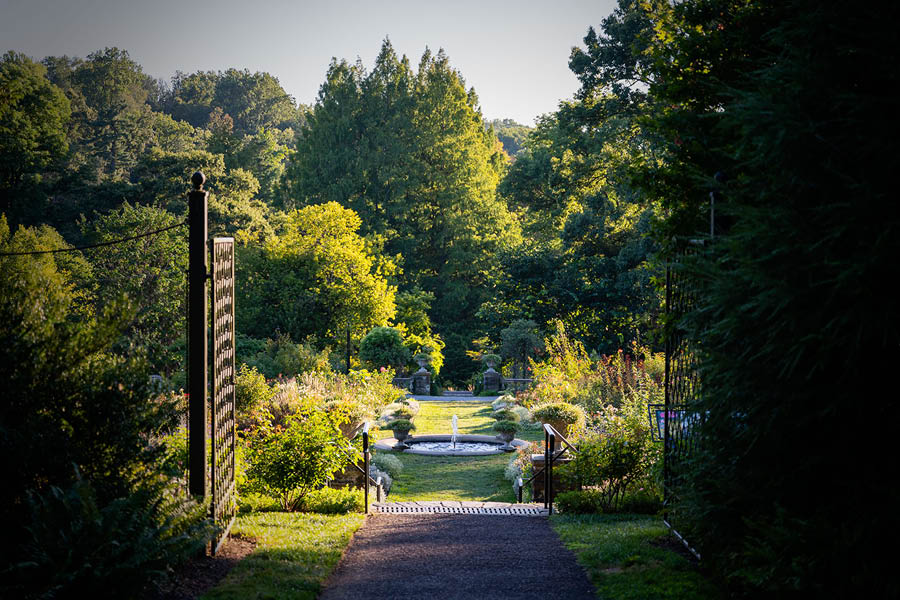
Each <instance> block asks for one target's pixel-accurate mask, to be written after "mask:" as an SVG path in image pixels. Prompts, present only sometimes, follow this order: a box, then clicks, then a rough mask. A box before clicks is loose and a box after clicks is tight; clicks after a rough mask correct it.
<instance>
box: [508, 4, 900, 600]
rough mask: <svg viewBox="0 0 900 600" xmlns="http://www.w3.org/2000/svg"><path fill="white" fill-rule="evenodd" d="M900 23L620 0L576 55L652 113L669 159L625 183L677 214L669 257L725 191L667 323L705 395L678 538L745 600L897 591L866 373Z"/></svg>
mask: <svg viewBox="0 0 900 600" xmlns="http://www.w3.org/2000/svg"><path fill="white" fill-rule="evenodd" d="M896 12H897V10H896V7H895V6H893V5H892V6H890V7H888V6H887V5H883V4H878V3H876V4H871V5H865V6H854V7H850V6H849V5H846V4H840V3H825V4H822V3H818V2H808V1H804V0H796V1H790V2H770V1H766V0H758V1H746V2H732V1H730V0H700V1H694V2H684V3H675V4H671V3H667V2H649V3H637V2H628V1H625V0H623V1H622V2H620V4H619V8H618V10H617V11H616V12H615V13H614V14H613V15H611V16H610V17H609V18H608V19H607V20H606V21H604V22H603V28H602V33H597V32H595V31H594V30H591V31H590V32H589V34H588V36H587V37H586V38H585V48H584V49H579V50H576V51H575V52H573V55H572V62H571V66H572V67H573V70H575V72H576V73H577V74H578V75H579V78H580V80H581V82H582V89H581V91H580V92H579V97H580V98H584V99H587V98H610V99H612V100H614V102H613V103H612V104H610V103H609V102H607V101H603V102H600V103H598V104H597V106H599V107H605V108H604V110H607V111H609V110H611V109H613V108H615V109H617V110H626V111H627V110H631V109H633V108H634V107H635V106H643V107H645V109H646V111H645V113H644V116H642V117H641V118H640V119H638V121H637V122H638V123H639V125H640V126H641V128H642V130H643V131H644V132H646V135H647V136H649V137H650V138H651V139H655V140H656V146H655V148H656V154H655V157H654V160H639V161H633V162H631V163H630V164H628V165H627V172H628V173H629V176H630V179H631V181H632V183H633V184H634V185H636V186H637V187H638V188H639V189H640V190H642V194H643V195H644V196H646V197H647V198H650V199H655V200H656V201H658V202H660V203H661V204H662V205H663V206H664V207H665V211H666V219H665V220H664V221H662V222H660V223H659V233H660V235H659V239H660V240H661V241H664V242H665V244H666V245H667V246H676V245H677V243H676V244H672V241H673V240H674V241H675V242H678V241H680V240H685V239H687V238H696V237H700V236H704V235H705V236H708V232H709V230H710V219H709V210H708V207H709V192H711V191H714V192H717V193H718V201H717V205H716V214H717V219H716V221H715V229H716V238H715V240H714V241H713V243H712V244H707V245H706V246H705V247H704V248H703V249H702V250H700V251H699V252H697V253H696V255H695V256H694V257H693V258H691V259H689V260H686V261H679V262H680V265H676V266H680V268H682V269H683V271H684V272H685V273H686V274H688V275H689V276H690V278H691V279H690V280H691V281H692V282H693V283H692V285H693V286H695V298H696V305H695V307H694V310H693V311H692V312H691V313H690V314H689V315H687V318H686V319H684V320H682V321H681V322H680V323H670V324H669V326H671V327H681V328H683V329H684V330H685V331H686V332H687V334H688V336H689V339H691V340H692V342H693V348H694V351H695V352H696V353H697V358H698V359H699V360H700V367H701V370H700V375H701V382H702V384H701V390H700V395H699V397H698V404H697V405H696V407H695V408H696V410H697V415H698V417H700V423H701V424H700V427H699V429H697V430H695V434H696V435H697V436H699V440H700V443H699V446H698V448H699V450H698V454H696V455H695V456H694V460H693V462H692V464H691V468H690V470H689V471H688V472H685V473H682V475H683V479H682V485H680V486H679V487H678V488H677V489H676V490H674V491H675V492H676V494H677V498H678V500H679V503H678V505H677V513H676V516H677V518H678V519H680V527H681V528H682V530H683V531H684V532H685V533H687V534H688V536H689V538H690V539H692V541H693V542H694V543H695V544H697V545H698V547H699V549H700V551H701V553H702V554H703V557H704V560H705V561H706V562H707V563H708V564H709V565H710V566H711V567H713V568H714V569H715V570H716V572H717V573H718V574H719V575H720V576H721V577H723V578H724V579H725V580H727V581H728V583H729V584H730V585H731V586H732V589H733V591H734V592H735V593H739V594H743V595H746V596H748V597H759V596H760V595H761V594H770V595H773V596H783V595H786V594H798V595H817V596H820V597H825V596H827V597H844V596H847V595H858V594H863V595H867V596H869V597H891V596H895V595H896V594H897V593H898V588H897V585H896V583H895V582H893V581H890V580H886V579H884V578H883V577H881V576H880V575H879V573H880V572H883V570H884V569H886V568H889V567H888V560H889V559H888V558H887V555H885V554H884V553H883V552H881V551H880V550H879V549H878V545H879V544H878V540H879V538H880V537H881V536H882V534H883V532H884V531H885V530H895V529H896V525H897V516H896V511H895V509H894V507H895V506H896V504H897V500H898V495H897V494H898V492H897V487H896V486H894V485H892V484H891V483H888V481H889V480H890V479H891V478H890V476H888V475H887V474H888V473H890V472H892V470H893V466H892V464H891V460H890V459H889V458H888V456H889V455H890V452H889V451H888V450H887V440H888V439H889V437H890V436H884V435H882V434H881V433H878V432H876V431H874V430H873V429H872V427H871V423H873V422H887V421H888V420H889V419H890V418H891V415H892V414H893V413H894V412H895V408H896V401H895V400H893V397H894V396H895V394H892V393H891V392H890V390H889V387H888V386H887V384H886V383H885V382H884V381H883V380H880V379H879V378H878V377H877V376H876V377H872V376H871V374H872V373H879V372H882V373H883V372H888V371H889V370H890V368H891V365H893V364H895V362H896V359H897V339H898V333H900V331H898V320H897V311H896V310H895V307H894V303H893V300H892V298H891V297H890V295H889V294H884V293H881V292H879V291H878V290H879V289H880V288H882V286H884V285H885V281H888V274H889V273H890V272H891V269H892V265H893V260H894V259H893V257H894V256H896V255H897V254H898V249H900V248H898V246H900V236H898V234H897V232H898V225H897V218H896V211H894V210H893V208H892V206H891V203H890V198H891V194H892V190H891V184H890V183H889V174H890V173H893V172H894V171H895V170H896V166H897V165H896V163H897V156H898V154H897V152H896V151H894V150H892V149H891V148H893V147H894V146H895V145H896V140H897V135H896V134H897V125H896V123H895V121H894V120H892V119H890V118H887V117H886V115H891V114H893V113H894V112H895V109H896V104H897V99H896V95H894V94H893V93H892V92H889V91H888V90H889V89H891V87H892V86H891V85H890V81H894V80H896V77H897V75H896V69H895V68H894V67H893V65H894V64H895V62H896V59H897V50H896V47H895V45H894V44H892V43H891V42H890V40H891V39H892V30H891V27H892V25H891V24H890V23H892V21H893V19H894V18H895V17H896ZM638 82H639V83H640V85H636V86H635V85H632V84H634V83H638ZM892 123H893V124H892ZM520 162H521V161H520ZM517 164H518V163H517ZM717 173H718V174H719V176H718V177H716V175H717ZM670 250H671V251H674V250H675V248H674V247H673V248H670ZM670 256H671V255H670Z"/></svg>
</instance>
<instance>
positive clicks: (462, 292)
mask: <svg viewBox="0 0 900 600" xmlns="http://www.w3.org/2000/svg"><path fill="white" fill-rule="evenodd" d="M505 160H506V159H505V158H504V155H503V152H502V150H501V149H500V145H499V142H498V141H497V138H496V136H494V135H493V134H492V133H490V131H488V130H486V129H485V127H484V124H483V121H482V118H481V115H480V111H479V108H478V99H477V96H476V95H475V92H474V90H468V91H467V90H466V88H465V84H464V80H463V78H462V76H461V75H460V74H459V73H458V72H457V71H455V70H453V69H452V68H451V67H450V62H449V59H448V58H447V56H446V55H445V54H444V53H443V52H439V53H438V54H436V55H435V54H432V53H431V52H430V51H426V52H425V54H424V55H423V56H422V59H421V61H420V62H419V65H418V70H417V71H414V70H413V69H412V67H411V66H410V64H409V61H408V59H407V58H406V57H402V58H400V57H398V56H397V55H396V53H395V52H394V50H393V48H392V47H391V45H390V42H388V41H385V43H384V44H383V46H382V48H381V52H380V54H379V55H378V58H377V59H376V61H375V66H374V68H373V69H372V70H371V71H370V72H368V73H367V72H366V71H365V69H364V68H363V67H362V65H360V64H358V63H357V64H355V65H351V64H349V63H347V62H346V61H340V62H338V61H335V62H333V63H332V64H331V66H330V67H329V69H328V74H327V75H326V81H325V83H323V84H322V87H321V89H320V91H319V98H318V100H317V102H316V104H315V106H314V107H313V110H312V112H311V113H310V115H309V117H308V120H307V124H306V126H305V127H303V128H302V129H301V130H300V131H299V132H298V136H297V152H296V153H295V154H294V155H293V157H292V159H291V161H290V163H289V164H288V167H287V174H286V175H287V177H286V185H287V193H288V195H289V199H290V202H291V203H294V204H297V205H308V204H320V203H327V202H332V201H333V202H339V203H341V204H342V205H344V206H346V207H348V208H351V209H353V210H354V211H355V212H356V213H357V214H359V215H360V217H361V218H362V221H363V228H362V233H363V234H364V235H369V236H373V237H377V238H378V239H382V240H383V241H384V252H385V254H387V255H389V256H396V257H397V261H398V264H399V265H400V266H401V267H402V269H403V272H402V275H400V276H399V277H398V280H399V285H400V289H401V290H403V291H412V290H414V289H421V290H424V291H426V292H430V293H431V294H433V298H432V302H433V304H432V305H431V312H430V317H431V322H432V323H433V324H434V328H435V330H436V331H437V333H438V334H440V336H441V337H442V338H443V339H444V340H445V341H447V342H451V340H452V343H450V344H449V345H448V348H447V353H446V357H445V363H446V364H445V366H444V369H443V371H444V373H445V374H446V375H447V376H448V377H449V378H450V379H451V380H456V381H461V380H463V379H466V378H467V377H468V375H469V371H471V366H470V365H469V364H468V361H467V360H466V359H465V354H464V351H465V349H466V347H467V346H468V344H469V342H470V341H471V339H473V338H474V337H475V333H476V332H477V327H478V325H477V323H476V322H475V321H474V319H473V317H474V313H475V311H476V310H477V308H478V306H479V305H480V304H481V302H482V301H483V300H484V299H485V298H486V295H485V292H486V289H485V287H484V284H485V282H486V281H487V277H488V274H489V272H490V271H491V269H492V267H493V265H492V264H491V262H492V261H491V257H492V256H493V254H494V253H495V252H496V251H497V250H498V249H499V248H501V247H503V246H504V245H506V244H507V243H508V241H509V240H511V239H514V238H515V233H516V228H515V223H514V221H513V220H512V218H511V216H510V215H509V213H508V211H507V210H506V204H505V202H503V201H502V200H501V199H500V198H498V197H497V195H496V187H497V183H498V181H499V178H500V176H501V175H502V173H503V170H504V168H505Z"/></svg>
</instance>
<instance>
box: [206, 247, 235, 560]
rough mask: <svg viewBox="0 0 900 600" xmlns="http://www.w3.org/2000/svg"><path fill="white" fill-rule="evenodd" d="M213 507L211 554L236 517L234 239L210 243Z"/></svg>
mask: <svg viewBox="0 0 900 600" xmlns="http://www.w3.org/2000/svg"><path fill="white" fill-rule="evenodd" d="M210 263H211V264H212V309H213V314H212V324H213V336H212V341H213V344H212V354H213V374H212V375H213V376H212V425H213V436H212V456H211V458H212V461H211V466H210V468H211V471H212V473H211V475H212V477H211V480H212V490H211V491H212V504H211V507H210V512H211V513H212V514H211V517H212V519H213V521H214V522H215V524H216V525H217V526H218V527H219V528H220V533H219V537H218V538H217V539H216V541H215V543H214V544H213V554H215V553H216V551H217V550H218V549H219V546H221V545H222V542H224V540H225V539H226V538H227V537H228V532H229V530H230V529H231V525H232V524H233V523H234V519H235V516H236V514H237V501H236V497H235V477H234V475H235V466H234V460H235V456H234V446H235V414H234V413H235V389H234V378H235V367H234V361H235V356H234V355H235V347H234V333H235V330H234V239H233V238H214V239H213V240H212V260H211V261H210Z"/></svg>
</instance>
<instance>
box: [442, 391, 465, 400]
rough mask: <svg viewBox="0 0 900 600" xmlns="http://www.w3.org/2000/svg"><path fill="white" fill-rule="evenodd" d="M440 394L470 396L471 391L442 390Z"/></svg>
mask: <svg viewBox="0 0 900 600" xmlns="http://www.w3.org/2000/svg"><path fill="white" fill-rule="evenodd" d="M442 395H444V396H456V397H468V398H471V397H472V392H470V391H468V390H444V393H443V394H442Z"/></svg>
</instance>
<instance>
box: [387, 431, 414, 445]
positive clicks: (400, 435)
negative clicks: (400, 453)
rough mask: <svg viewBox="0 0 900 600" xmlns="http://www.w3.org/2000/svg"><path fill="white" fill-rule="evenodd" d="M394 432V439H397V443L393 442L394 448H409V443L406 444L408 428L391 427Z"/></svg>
mask: <svg viewBox="0 0 900 600" xmlns="http://www.w3.org/2000/svg"><path fill="white" fill-rule="evenodd" d="M391 431H393V432H394V439H396V440H397V443H396V444H394V446H393V448H394V450H406V449H407V448H409V445H407V444H406V440H407V439H409V437H410V435H409V430H408V429H392V430H391Z"/></svg>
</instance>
